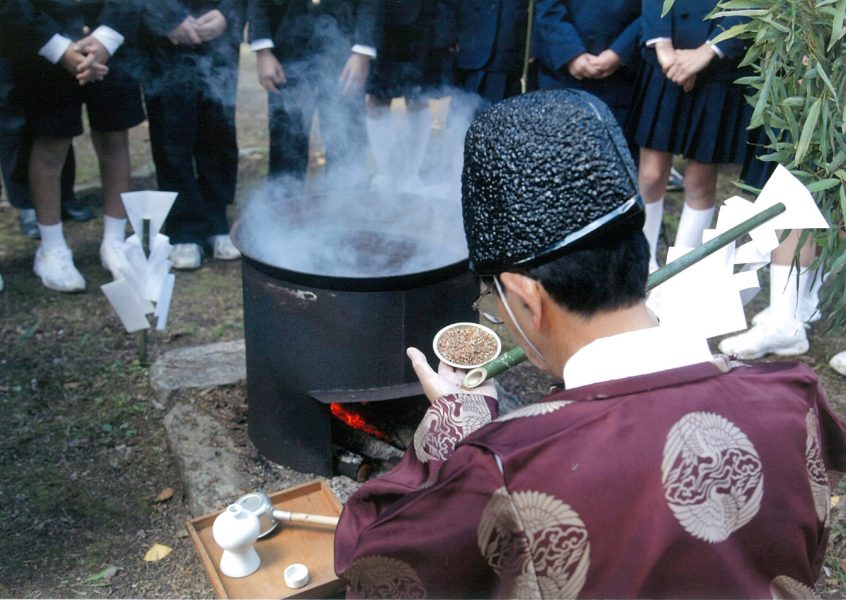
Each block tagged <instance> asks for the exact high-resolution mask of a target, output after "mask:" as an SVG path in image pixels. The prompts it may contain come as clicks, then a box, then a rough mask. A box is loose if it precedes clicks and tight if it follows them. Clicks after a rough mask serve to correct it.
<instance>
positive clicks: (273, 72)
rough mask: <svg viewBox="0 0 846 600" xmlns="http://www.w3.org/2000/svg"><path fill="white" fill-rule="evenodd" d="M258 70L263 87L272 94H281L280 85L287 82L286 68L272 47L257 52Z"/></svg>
mask: <svg viewBox="0 0 846 600" xmlns="http://www.w3.org/2000/svg"><path fill="white" fill-rule="evenodd" d="M256 72H257V73H258V80H259V83H260V84H261V87H263V88H264V89H266V90H267V91H268V92H270V93H271V94H281V93H282V92H280V91H279V86H280V85H282V84H283V83H285V81H286V79H285V69H283V68H282V65H281V64H280V63H279V61H278V60H277V59H276V57H275V56H274V55H273V52H272V51H271V50H270V48H264V49H262V50H259V51H258V52H256Z"/></svg>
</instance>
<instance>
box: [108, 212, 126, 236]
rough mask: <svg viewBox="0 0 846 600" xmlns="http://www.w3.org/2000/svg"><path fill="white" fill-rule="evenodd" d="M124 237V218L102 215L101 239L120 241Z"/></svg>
mask: <svg viewBox="0 0 846 600" xmlns="http://www.w3.org/2000/svg"><path fill="white" fill-rule="evenodd" d="M125 239H126V219H116V218H115V217H110V216H109V215H103V240H114V241H117V242H122V241H123V240H125Z"/></svg>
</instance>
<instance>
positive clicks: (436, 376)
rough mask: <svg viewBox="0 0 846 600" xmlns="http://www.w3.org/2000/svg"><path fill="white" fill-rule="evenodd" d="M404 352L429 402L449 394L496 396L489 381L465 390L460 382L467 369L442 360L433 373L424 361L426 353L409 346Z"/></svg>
mask: <svg viewBox="0 0 846 600" xmlns="http://www.w3.org/2000/svg"><path fill="white" fill-rule="evenodd" d="M406 354H407V355H408V358H410V359H411V366H412V367H413V368H414V372H415V374H416V375H417V378H418V379H419V380H420V385H422V386H423V393H424V394H426V398H428V399H429V402H434V401H435V400H437V399H438V398H441V397H443V396H448V395H450V394H468V393H469V394H482V395H484V396H488V397H490V398H496V388H494V385H493V382H491V381H487V382H486V383H483V384H482V385H480V386H479V387H477V388H475V389H473V390H466V389H464V388H462V387H461V383H462V382H463V381H464V376H465V375H466V374H467V371H463V370H461V369H455V368H453V367H450V366H449V365H448V364H446V363H443V362H442V363H440V364H438V372H437V373H435V372H434V371H433V370H432V368H431V367H430V366H429V363H428V362H426V355H424V354H423V353H422V352H420V350H418V349H417V348H409V349H408V350H406Z"/></svg>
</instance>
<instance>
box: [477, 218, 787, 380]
mask: <svg viewBox="0 0 846 600" xmlns="http://www.w3.org/2000/svg"><path fill="white" fill-rule="evenodd" d="M785 210H786V208H785V206H784V204H782V203H781V202H779V203H777V204H774V205H773V206H771V207H769V208H767V209H765V210H762V211H761V212H759V213H758V214H756V215H754V216H752V217H750V218H748V219H746V220H745V221H743V222H742V223H739V224H737V225H735V226H734V227H732V228H731V229H728V230H727V231H724V232H723V233H721V234H720V235H718V236H716V237H715V238H714V239H712V240H709V241H707V242H705V243H704V244H702V245H701V246H699V247H698V248H695V249H693V250H691V251H690V252H688V253H687V254H685V255H684V256H680V257H679V258H677V259H676V260H674V261H673V262H671V263H670V264H668V265H665V266H663V267H661V268H660V269H658V270H657V271H655V272H654V273H652V274H651V275H650V276H649V279H647V281H646V291H647V292H648V291H650V290H651V289H653V288H656V287H658V286H659V285H661V284H662V283H664V282H665V281H667V280H668V279H670V278H671V277H674V276H675V275H678V274H679V273H681V272H682V271H684V270H685V269H687V268H688V267H690V266H692V265H694V264H696V263H698V262H699V261H700V260H702V259H703V258H705V257H707V256H710V255H711V254H713V253H714V252H716V251H717V250H719V249H720V248H723V247H725V246H728V245H729V244H730V243H732V242H735V241H737V240H738V239H740V238H741V237H743V236H744V235H746V234H747V233H749V232H750V231H752V230H753V229H755V228H756V227H759V226H761V225H763V224H764V223H766V222H767V221H769V220H770V219H772V218H774V217H776V216H777V215H780V214H781V213H783V212H784V211H785ZM526 358H527V357H526V353H525V351H524V350H523V349H522V348H521V347H520V346H517V347H516V348H512V349H511V350H509V351H508V352H504V353H503V354H502V355H500V356H498V357H497V358H495V359H493V360H492V361H490V362H487V363H485V364H484V365H482V366H481V367H476V368H475V369H471V370H470V371H468V372H467V375H465V376H464V381H463V382H462V386H463V387H464V388H467V389H473V388H477V387H479V386H480V385H482V384H483V383H484V382H485V381H487V380H488V379H490V378H491V377H496V376H497V375H499V374H500V373H502V372H504V371H506V370H507V369H510V368H511V367H513V366H514V365H517V364H519V363H521V362H523V361H524V360H526Z"/></svg>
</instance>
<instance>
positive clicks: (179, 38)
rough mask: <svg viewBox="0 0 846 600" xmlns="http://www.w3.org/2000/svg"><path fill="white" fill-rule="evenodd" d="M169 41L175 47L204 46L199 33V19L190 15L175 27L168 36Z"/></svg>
mask: <svg viewBox="0 0 846 600" xmlns="http://www.w3.org/2000/svg"><path fill="white" fill-rule="evenodd" d="M167 39H169V40H170V43H171V44H173V45H174V46H179V45H180V44H181V45H183V46H196V45H197V44H202V43H203V40H202V39H201V38H200V35H199V34H198V33H197V19H195V18H194V17H192V16H191V15H188V16H187V17H185V19H184V20H183V21H182V23H180V24H179V25H177V26H176V27H174V28H173V29H172V30H171V32H170V33H168V34H167Z"/></svg>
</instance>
